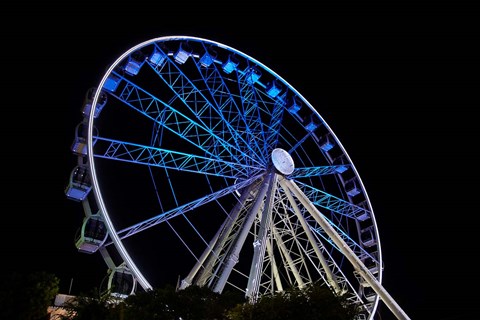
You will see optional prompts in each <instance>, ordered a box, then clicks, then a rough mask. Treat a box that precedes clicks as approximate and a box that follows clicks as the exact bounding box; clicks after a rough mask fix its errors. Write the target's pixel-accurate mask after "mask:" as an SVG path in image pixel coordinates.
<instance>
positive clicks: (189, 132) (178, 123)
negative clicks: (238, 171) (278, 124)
mask: <svg viewBox="0 0 480 320" xmlns="http://www.w3.org/2000/svg"><path fill="white" fill-rule="evenodd" d="M114 75H115V77H116V78H117V79H118V81H121V82H119V84H118V87H117V89H116V90H115V91H111V92H109V94H110V95H111V96H113V97H115V98H116V99H118V100H119V101H121V102H122V103H123V104H124V105H126V106H128V107H130V108H132V109H133V110H135V111H137V112H139V113H140V114H142V115H144V116H145V117H147V118H149V119H151V120H152V121H154V123H156V124H158V126H157V130H159V129H160V128H165V129H167V130H168V132H171V133H173V134H175V135H176V136H178V137H180V138H181V139H183V140H185V141H187V142H188V143H189V144H191V145H194V146H196V147H197V148H199V149H200V150H202V151H203V152H205V153H206V154H209V155H211V156H212V157H214V158H219V159H221V158H227V159H236V158H237V157H238V155H239V154H240V153H243V152H244V151H243V150H240V149H239V147H238V146H237V145H236V142H235V141H234V140H232V139H229V141H227V140H225V138H228V135H225V134H223V133H221V132H220V135H218V134H217V133H219V132H214V131H213V130H212V128H209V127H207V126H205V125H204V124H201V123H197V122H196V121H194V120H193V119H191V118H189V117H188V116H187V115H185V114H183V113H181V112H180V111H178V109H177V108H174V107H172V105H171V102H170V103H169V102H165V101H163V100H161V99H159V98H157V97H155V96H154V95H153V94H151V93H149V92H147V91H146V90H145V89H143V88H141V87H139V86H138V85H137V84H135V83H134V82H132V81H130V80H128V79H126V78H125V77H124V76H122V75H120V74H119V73H114ZM116 92H118V94H117V93H116ZM157 139H161V137H158V138H157ZM232 142H233V143H234V144H232ZM152 143H154V144H158V143H160V141H152ZM250 162H251V163H252V164H257V165H258V164H259V163H258V162H255V161H254V160H253V159H250Z"/></svg>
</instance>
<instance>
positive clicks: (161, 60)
mask: <svg viewBox="0 0 480 320" xmlns="http://www.w3.org/2000/svg"><path fill="white" fill-rule="evenodd" d="M148 60H149V61H150V62H151V63H152V64H153V65H154V66H155V67H161V66H163V65H164V64H165V62H166V61H167V55H166V54H165V53H163V52H161V51H160V50H157V49H155V50H154V51H153V53H152V54H151V55H150V57H149V58H148Z"/></svg>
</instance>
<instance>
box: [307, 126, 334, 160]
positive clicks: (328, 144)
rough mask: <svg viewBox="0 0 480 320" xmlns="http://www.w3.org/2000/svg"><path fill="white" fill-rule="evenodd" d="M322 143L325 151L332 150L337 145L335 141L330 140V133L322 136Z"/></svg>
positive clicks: (321, 146)
mask: <svg viewBox="0 0 480 320" xmlns="http://www.w3.org/2000/svg"><path fill="white" fill-rule="evenodd" d="M312 122H313V121H312ZM320 144H321V145H320V148H321V149H322V150H323V151H325V152H326V151H330V150H331V149H332V148H333V147H334V146H335V143H333V142H332V141H331V140H330V137H329V136H328V135H326V136H323V137H322V141H321V142H320Z"/></svg>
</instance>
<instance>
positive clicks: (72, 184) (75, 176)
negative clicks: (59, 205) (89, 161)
mask: <svg viewBox="0 0 480 320" xmlns="http://www.w3.org/2000/svg"><path fill="white" fill-rule="evenodd" d="M91 189H92V184H91V182H90V174H89V172H88V167H87V166H84V165H79V166H76V167H75V168H74V169H73V170H72V173H71V174H70V180H69V182H68V185H67V187H66V188H65V195H66V196H67V198H68V199H70V200H74V201H82V200H84V199H85V198H86V197H87V195H88V193H89V192H90V190H91Z"/></svg>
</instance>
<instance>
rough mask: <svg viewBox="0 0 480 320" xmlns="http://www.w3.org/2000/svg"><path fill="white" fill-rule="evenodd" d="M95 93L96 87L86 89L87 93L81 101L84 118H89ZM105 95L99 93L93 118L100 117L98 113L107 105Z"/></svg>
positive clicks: (102, 92) (101, 92)
mask: <svg viewBox="0 0 480 320" xmlns="http://www.w3.org/2000/svg"><path fill="white" fill-rule="evenodd" d="M96 92H97V88H96V87H92V88H90V89H88V91H87V93H86V94H85V99H84V100H83V106H82V114H83V116H84V117H86V118H88V117H89V116H90V112H91V110H92V105H93V99H94V98H95V93H96ZM107 97H108V96H107V94H106V93H105V92H104V91H100V93H99V96H98V100H97V105H96V107H95V113H94V115H93V116H94V117H95V118H97V117H98V116H99V115H100V112H102V109H103V107H104V106H105V104H106V103H107V99H108V98H107Z"/></svg>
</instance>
